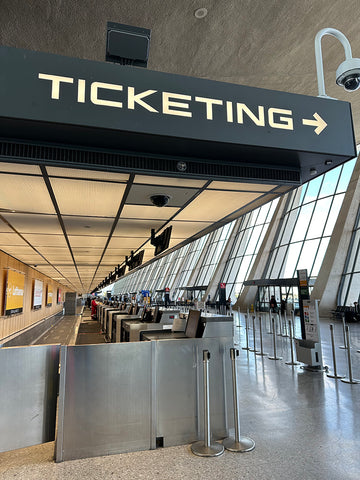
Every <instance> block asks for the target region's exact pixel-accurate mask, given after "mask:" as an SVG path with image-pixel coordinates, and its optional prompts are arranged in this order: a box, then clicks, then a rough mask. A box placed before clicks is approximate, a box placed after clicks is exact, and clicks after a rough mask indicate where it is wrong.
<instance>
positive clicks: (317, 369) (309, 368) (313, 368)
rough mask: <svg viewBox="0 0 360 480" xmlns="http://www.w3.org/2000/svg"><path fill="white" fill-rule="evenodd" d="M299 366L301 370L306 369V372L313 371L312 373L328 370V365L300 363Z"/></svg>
mask: <svg viewBox="0 0 360 480" xmlns="http://www.w3.org/2000/svg"><path fill="white" fill-rule="evenodd" d="M301 368H302V369H303V370H307V371H308V372H314V373H317V372H319V373H323V372H328V371H329V367H328V366H325V367H323V366H322V365H316V366H313V367H312V366H311V365H302V366H301Z"/></svg>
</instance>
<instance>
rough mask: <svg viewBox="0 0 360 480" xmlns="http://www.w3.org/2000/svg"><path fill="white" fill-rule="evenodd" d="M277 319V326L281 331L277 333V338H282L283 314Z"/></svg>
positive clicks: (279, 314) (278, 314)
mask: <svg viewBox="0 0 360 480" xmlns="http://www.w3.org/2000/svg"><path fill="white" fill-rule="evenodd" d="M277 318H278V321H277V324H278V326H279V331H278V333H277V336H278V337H281V336H282V319H281V313H280V312H278V313H277Z"/></svg>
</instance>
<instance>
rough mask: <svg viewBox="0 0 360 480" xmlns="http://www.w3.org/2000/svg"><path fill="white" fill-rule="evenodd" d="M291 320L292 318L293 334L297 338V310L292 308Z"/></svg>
mask: <svg viewBox="0 0 360 480" xmlns="http://www.w3.org/2000/svg"><path fill="white" fill-rule="evenodd" d="M291 320H292V331H293V336H294V338H295V336H296V330H295V310H291Z"/></svg>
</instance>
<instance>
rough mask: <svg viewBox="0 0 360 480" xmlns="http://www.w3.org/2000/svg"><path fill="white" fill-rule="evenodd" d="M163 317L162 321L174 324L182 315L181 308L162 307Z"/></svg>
mask: <svg viewBox="0 0 360 480" xmlns="http://www.w3.org/2000/svg"><path fill="white" fill-rule="evenodd" d="M161 312H162V314H161V319H160V323H166V324H167V325H170V324H171V325H172V324H173V323H174V320H175V318H178V317H179V315H180V310H165V309H161Z"/></svg>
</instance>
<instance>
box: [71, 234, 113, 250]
mask: <svg viewBox="0 0 360 480" xmlns="http://www.w3.org/2000/svg"><path fill="white" fill-rule="evenodd" d="M68 238H69V242H70V245H71V248H74V247H84V246H85V247H86V248H93V247H95V248H100V247H102V249H104V247H105V244H106V241H107V239H108V237H107V236H103V237H101V236H97V237H94V236H91V235H68Z"/></svg>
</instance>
